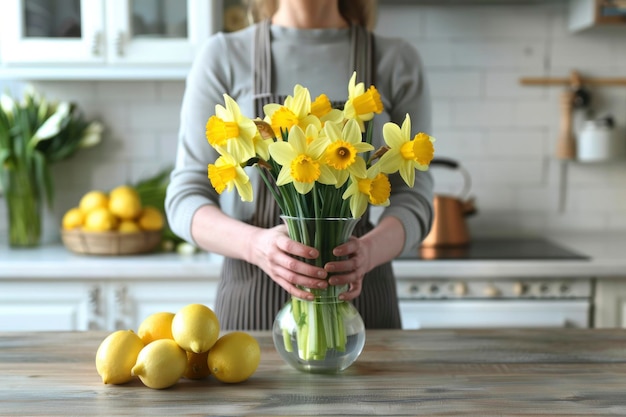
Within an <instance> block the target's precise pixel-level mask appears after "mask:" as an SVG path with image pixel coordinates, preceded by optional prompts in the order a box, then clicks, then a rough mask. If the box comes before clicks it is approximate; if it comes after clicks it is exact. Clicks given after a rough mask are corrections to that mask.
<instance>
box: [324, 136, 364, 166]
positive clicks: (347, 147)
mask: <svg viewBox="0 0 626 417" xmlns="http://www.w3.org/2000/svg"><path fill="white" fill-rule="evenodd" d="M356 154H357V152H356V149H354V146H352V144H351V143H349V142H345V141H342V140H340V141H336V142H333V143H331V144H330V145H329V146H328V148H327V149H326V164H328V165H329V166H331V167H332V168H335V169H338V170H343V169H346V168H348V167H349V166H350V165H352V164H353V163H354V161H355V160H356Z"/></svg>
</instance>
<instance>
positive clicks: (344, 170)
mask: <svg viewBox="0 0 626 417" xmlns="http://www.w3.org/2000/svg"><path fill="white" fill-rule="evenodd" d="M324 133H325V135H326V136H327V137H328V139H329V140H330V144H329V145H328V147H327V148H326V153H325V158H326V164H327V165H328V166H329V167H330V168H331V170H332V171H333V173H334V174H335V176H336V177H337V187H341V186H342V185H343V184H344V183H345V182H346V181H347V180H348V177H349V175H350V174H352V175H355V176H357V177H365V173H366V171H367V167H366V166H365V160H363V158H361V157H359V156H358V154H359V153H363V152H368V151H371V150H374V147H373V146H372V145H370V144H369V143H366V142H363V141H362V136H361V130H360V128H359V124H358V122H357V121H356V120H348V122H346V124H345V125H344V126H343V129H342V127H341V125H340V124H337V123H333V122H328V123H326V124H325V125H324Z"/></svg>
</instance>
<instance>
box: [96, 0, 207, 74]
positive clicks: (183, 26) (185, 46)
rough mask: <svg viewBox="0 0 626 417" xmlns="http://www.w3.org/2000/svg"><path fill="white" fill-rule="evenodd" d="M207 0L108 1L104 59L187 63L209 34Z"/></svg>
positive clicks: (114, 61)
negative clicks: (105, 53)
mask: <svg viewBox="0 0 626 417" xmlns="http://www.w3.org/2000/svg"><path fill="white" fill-rule="evenodd" d="M211 3H212V2H211V1H206V0H184V1H180V0H108V1H107V2H106V11H107V19H106V22H107V23H106V28H107V58H108V60H109V62H112V63H132V64H142V63H165V64H181V63H190V62H191V61H192V60H193V56H194V54H195V52H196V49H197V47H198V46H199V45H200V44H201V43H202V41H204V40H205V39H206V38H207V37H208V36H209V34H210V33H211V29H212V28H211V21H212V18H211V12H212V10H211Z"/></svg>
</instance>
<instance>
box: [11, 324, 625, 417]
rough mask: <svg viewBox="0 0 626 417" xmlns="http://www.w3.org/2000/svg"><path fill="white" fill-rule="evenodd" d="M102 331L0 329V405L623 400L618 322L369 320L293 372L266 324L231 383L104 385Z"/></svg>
mask: <svg viewBox="0 0 626 417" xmlns="http://www.w3.org/2000/svg"><path fill="white" fill-rule="evenodd" d="M107 334H108V333H105V332H69V333H57V332H42V333H0V387H2V388H0V404H2V406H0V416H17V415H20V416H22V415H28V416H71V415H80V416H114V415H152V416H172V415H176V416H198V415H222V416H231V415H290V416H295V415H376V414H377V415H397V416H400V415H457V416H465V415H466V416H485V415H499V416H502V415H515V416H524V415H533V416H537V415H550V416H555V415H567V416H573V415H585V416H591V415H609V414H623V413H624V410H626V396H625V395H624V387H625V386H626V350H625V349H624V346H626V331H625V330H623V329H607V330H597V329H560V330H555V329H545V330H539V329H534V330H476V329H475V330H412V331H408V330H404V331H400V330H370V331H368V332H367V341H366V344H365V348H364V350H363V353H362V355H361V356H360V357H359V359H358V360H357V361H356V362H355V363H354V364H353V365H352V366H351V367H350V368H348V369H347V370H346V371H344V372H343V373H341V374H339V375H315V374H306V373H301V372H299V371H296V370H294V369H292V368H291V367H289V366H288V365H287V364H286V363H285V362H283V360H282V359H281V358H280V357H279V356H278V353H277V352H276V350H275V349H274V346H273V342H272V339H271V334H270V333H269V332H251V334H253V335H254V336H255V337H257V340H258V341H259V344H260V346H261V364H260V366H259V368H258V369H257V371H256V373H255V374H254V375H253V376H252V377H251V378H250V379H249V380H248V381H246V382H243V383H240V384H222V383H220V382H218V381H217V380H215V379H214V378H208V379H206V380H202V381H189V380H184V379H182V380H180V381H179V383H178V384H176V385H174V386H173V387H171V388H168V389H165V390H153V389H150V388H147V387H145V386H144V385H143V384H142V383H141V382H140V381H138V380H134V381H131V382H129V383H128V384H125V385H119V386H113V385H104V384H103V383H102V382H101V380H100V377H99V376H98V374H97V372H96V369H95V364H94V358H95V352H96V350H97V347H98V345H99V344H100V342H101V341H102V340H103V339H104V337H106V335H107Z"/></svg>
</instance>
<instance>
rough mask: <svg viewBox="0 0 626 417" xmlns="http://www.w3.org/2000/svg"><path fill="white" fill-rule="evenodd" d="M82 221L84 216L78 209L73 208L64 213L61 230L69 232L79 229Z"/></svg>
mask: <svg viewBox="0 0 626 417" xmlns="http://www.w3.org/2000/svg"><path fill="white" fill-rule="evenodd" d="M84 221H85V214H84V213H83V212H82V211H81V210H80V209H79V208H78V207H74V208H71V209H69V210H68V211H66V212H65V214H64V215H63V220H62V221H61V225H62V227H63V229H65V230H71V229H76V228H78V227H81V226H82V225H83V222H84Z"/></svg>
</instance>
